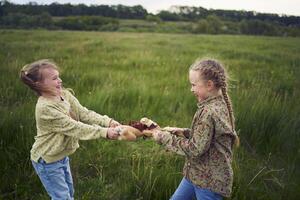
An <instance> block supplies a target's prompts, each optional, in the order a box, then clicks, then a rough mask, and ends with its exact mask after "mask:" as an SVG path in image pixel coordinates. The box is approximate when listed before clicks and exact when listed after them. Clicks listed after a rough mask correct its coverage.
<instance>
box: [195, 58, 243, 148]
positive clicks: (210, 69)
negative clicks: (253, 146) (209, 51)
mask: <svg viewBox="0 0 300 200" xmlns="http://www.w3.org/2000/svg"><path fill="white" fill-rule="evenodd" d="M190 70H193V71H199V72H200V76H201V78H203V80H205V81H208V80H211V81H212V82H213V83H214V85H215V87H216V88H217V89H221V91H222V95H223V98H224V100H225V103H226V106H227V109H228V112H229V118H230V123H231V127H232V131H234V130H235V125H234V114H233V108H232V103H231V99H230V97H229V95H228V93H227V90H228V84H227V79H228V75H227V73H226V70H225V68H224V66H223V65H222V64H221V63H220V62H219V61H217V60H214V59H202V60H197V61H196V62H195V63H194V64H192V65H191V67H190ZM234 143H235V145H236V146H239V143H240V142H239V138H238V136H237V135H236V134H235V140H234Z"/></svg>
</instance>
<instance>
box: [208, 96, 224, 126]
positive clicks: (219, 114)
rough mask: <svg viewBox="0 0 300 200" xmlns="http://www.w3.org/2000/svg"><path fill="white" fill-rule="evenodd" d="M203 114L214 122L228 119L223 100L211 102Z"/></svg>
mask: <svg viewBox="0 0 300 200" xmlns="http://www.w3.org/2000/svg"><path fill="white" fill-rule="evenodd" d="M203 113H206V116H207V117H210V118H211V119H213V120H214V121H216V120H218V119H227V118H228V116H229V115H228V114H229V113H228V109H227V107H226V103H225V102H224V100H223V99H219V100H217V101H214V102H212V103H211V104H208V105H206V106H205V107H204V109H203Z"/></svg>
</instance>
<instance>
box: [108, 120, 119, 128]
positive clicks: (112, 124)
mask: <svg viewBox="0 0 300 200" xmlns="http://www.w3.org/2000/svg"><path fill="white" fill-rule="evenodd" d="M120 125H121V124H120V123H119V122H117V121H116V120H113V119H112V120H111V121H110V122H109V127H117V126H120Z"/></svg>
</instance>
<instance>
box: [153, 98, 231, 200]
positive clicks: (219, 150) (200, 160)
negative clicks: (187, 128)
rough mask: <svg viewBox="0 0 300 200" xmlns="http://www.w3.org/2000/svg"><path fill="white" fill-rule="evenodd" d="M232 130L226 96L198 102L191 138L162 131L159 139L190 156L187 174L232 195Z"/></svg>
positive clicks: (206, 185)
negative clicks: (224, 98)
mask: <svg viewBox="0 0 300 200" xmlns="http://www.w3.org/2000/svg"><path fill="white" fill-rule="evenodd" d="M235 134H236V132H235V131H233V130H232V127H231V123H230V118H229V113H228V109H227V107H226V103H225V101H224V100H223V98H222V96H215V97H210V98H208V99H206V100H205V101H203V102H201V103H199V104H198V110H197V112H196V113H195V116H194V118H193V122H192V125H191V132H190V136H189V138H182V137H176V136H175V135H172V134H170V133H169V132H165V131H164V132H160V133H159V134H158V139H157V142H158V143H159V144H162V145H164V146H165V148H166V149H167V150H170V151H173V152H175V153H177V154H180V155H185V156H186V162H185V165H184V168H183V174H184V176H185V178H187V179H188V180H190V181H191V182H192V183H194V184H195V185H198V186H199V187H201V188H205V189H210V190H212V191H214V192H216V193H219V194H221V195H222V196H225V197H229V196H230V194H231V190H232V182H233V171H232V167H231V162H232V147H233V142H234V137H235Z"/></svg>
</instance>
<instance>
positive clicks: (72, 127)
mask: <svg viewBox="0 0 300 200" xmlns="http://www.w3.org/2000/svg"><path fill="white" fill-rule="evenodd" d="M39 114H40V116H39V119H38V124H39V126H40V127H43V129H44V130H45V131H48V132H54V133H59V134H63V135H67V136H71V137H75V138H77V139H79V140H90V139H96V138H99V137H103V138H106V136H107V128H103V127H101V126H98V125H88V124H84V123H82V122H79V121H76V120H74V119H72V118H71V117H70V116H68V115H67V114H65V113H63V112H61V111H60V110H58V109H57V108H56V107H54V106H51V105H47V106H45V107H42V108H41V110H40V112H39Z"/></svg>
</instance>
